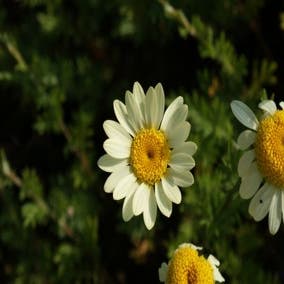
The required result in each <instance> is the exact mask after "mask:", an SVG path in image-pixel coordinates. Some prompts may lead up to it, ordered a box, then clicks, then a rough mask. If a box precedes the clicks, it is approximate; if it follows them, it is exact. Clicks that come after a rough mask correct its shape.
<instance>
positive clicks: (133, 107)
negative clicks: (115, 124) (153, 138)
mask: <svg viewBox="0 0 284 284" xmlns="http://www.w3.org/2000/svg"><path fill="white" fill-rule="evenodd" d="M125 104H126V109H127V113H128V117H129V119H131V122H132V123H131V124H132V125H133V128H134V130H135V131H136V132H137V131H138V130H139V129H141V128H142V127H143V124H144V118H143V115H142V110H141V107H140V106H139V101H138V100H137V99H136V98H135V96H134V95H133V94H132V93H131V92H129V91H126V93H125Z"/></svg>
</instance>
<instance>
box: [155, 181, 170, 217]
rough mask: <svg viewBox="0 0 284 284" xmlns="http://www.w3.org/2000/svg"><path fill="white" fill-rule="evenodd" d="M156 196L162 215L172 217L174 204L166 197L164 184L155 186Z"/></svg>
mask: <svg viewBox="0 0 284 284" xmlns="http://www.w3.org/2000/svg"><path fill="white" fill-rule="evenodd" d="M155 196H156V200H157V204H158V207H159V209H160V211H161V212H162V214H164V215H165V216H167V217H170V216H171V214H172V202H171V201H170V200H169V199H168V198H167V196H166V195H165V193H164V191H163V188H162V184H161V183H160V182H159V183H156V184H155Z"/></svg>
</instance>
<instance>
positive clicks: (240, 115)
mask: <svg viewBox="0 0 284 284" xmlns="http://www.w3.org/2000/svg"><path fill="white" fill-rule="evenodd" d="M231 109H232V112H233V114H234V115H235V117H236V118H237V119H238V121H239V122H240V123H242V124H243V125H244V126H246V127H248V128H250V129H253V130H257V127H258V120H257V118H256V116H255V115H254V113H253V112H252V110H251V109H250V108H249V107H248V106H247V105H246V104H244V103H242V102H241V101H232V102H231Z"/></svg>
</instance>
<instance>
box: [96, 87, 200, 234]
mask: <svg viewBox="0 0 284 284" xmlns="http://www.w3.org/2000/svg"><path fill="white" fill-rule="evenodd" d="M164 108H165V96H164V91H163V87H162V85H161V84H160V83H159V84H157V86H156V87H155V88H153V87H150V88H149V89H148V91H147V93H146V95H145V93H144V91H143V89H142V87H141V86H140V84H139V83H137V82H136V83H134V87H133V92H132V93H131V92H129V91H127V92H126V94H125V104H123V103H122V102H121V101H119V100H115V101H114V112H115V115H116V118H117V120H118V122H116V121H112V120H107V121H105V122H104V124H103V127H104V130H105V132H106V134H107V136H108V137H109V138H108V139H107V140H106V141H105V142H104V145H103V146H104V149H105V151H106V152H107V154H106V155H104V156H102V157H101V158H100V159H99V161H98V166H99V167H100V168H101V169H102V170H104V171H106V172H110V173H111V174H110V176H109V177H108V179H107V180H106V182H105V185H104V190H105V191H106V192H108V193H113V198H114V199H115V200H120V199H123V198H124V202H123V208H122V217H123V219H124V220H125V221H129V220H130V219H131V218H132V217H133V216H134V215H135V216H138V215H140V214H142V213H143V218H144V223H145V225H146V227H147V228H148V229H149V230H150V229H151V228H152V227H153V226H154V224H155V221H156V215H157V206H158V208H159V209H160V211H161V212H162V214H164V215H165V216H167V217H169V216H170V215H171V213H172V202H173V203H176V204H179V203H180V202H181V192H180V189H179V187H188V186H191V185H192V184H193V183H194V178H193V175H192V174H191V172H190V170H191V169H192V168H193V167H194V166H195V161H194V159H193V158H192V155H193V154H194V153H195V152H196V149H197V146H196V144H195V143H193V142H190V141H188V142H186V139H187V137H188V135H189V132H190V128H191V126H190V124H189V122H187V121H186V118H187V113H188V107H187V105H185V104H184V103H183V98H182V97H178V98H176V99H175V100H174V101H173V102H172V103H171V104H170V105H169V107H168V108H167V109H166V111H165V112H164Z"/></svg>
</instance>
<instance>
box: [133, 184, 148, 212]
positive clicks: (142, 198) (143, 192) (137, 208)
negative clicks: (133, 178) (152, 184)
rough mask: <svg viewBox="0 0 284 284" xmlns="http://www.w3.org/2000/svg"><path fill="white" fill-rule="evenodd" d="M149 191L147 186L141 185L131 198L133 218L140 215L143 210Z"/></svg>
mask: <svg viewBox="0 0 284 284" xmlns="http://www.w3.org/2000/svg"><path fill="white" fill-rule="evenodd" d="M150 190H151V188H149V186H148V185H146V184H145V183H141V184H140V185H139V187H138V188H137V190H136V192H135V194H134V197H133V213H134V215H135V216H138V215H140V214H141V213H142V212H143V211H144V210H145V208H146V206H147V202H148V199H149V195H150Z"/></svg>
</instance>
